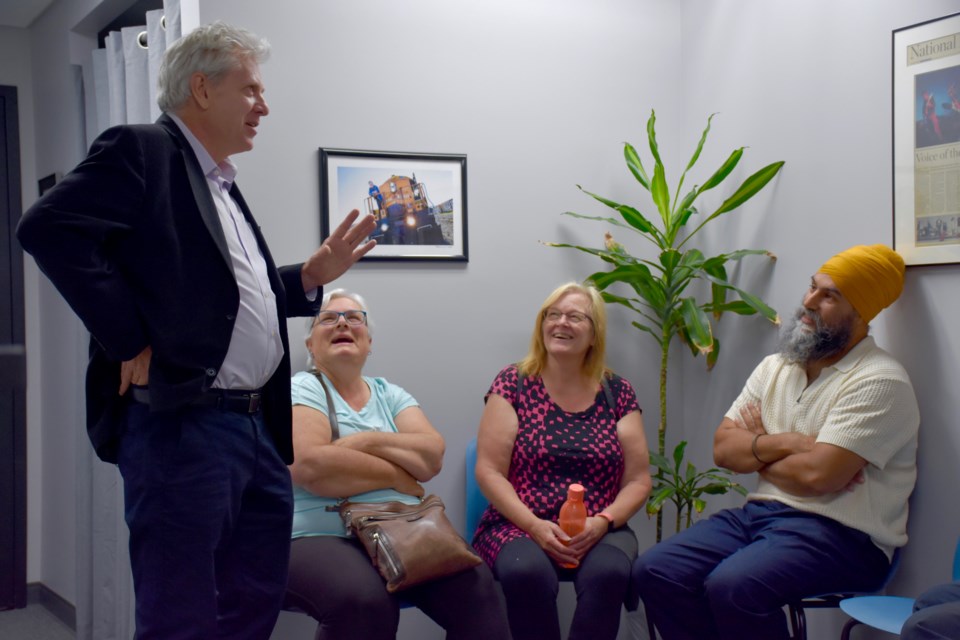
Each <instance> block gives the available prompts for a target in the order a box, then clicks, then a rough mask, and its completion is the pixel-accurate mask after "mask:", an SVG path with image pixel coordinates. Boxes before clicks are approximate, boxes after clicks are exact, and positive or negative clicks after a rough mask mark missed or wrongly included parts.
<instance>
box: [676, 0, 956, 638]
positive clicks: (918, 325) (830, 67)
mask: <svg viewBox="0 0 960 640" xmlns="http://www.w3.org/2000/svg"><path fill="white" fill-rule="evenodd" d="M958 10H960V4H958V3H957V2H956V1H955V0H949V1H948V0H941V1H933V0H924V1H920V2H910V3H905V2H882V3H878V2H865V1H864V2H830V1H827V0H812V1H807V2H786V1H779V0H777V1H774V2H770V1H763V0H719V1H716V0H709V1H708V0H690V1H687V2H684V3H683V18H682V23H683V35H682V41H683V44H684V56H683V65H682V71H681V81H682V93H683V96H684V100H683V104H684V114H685V116H684V123H685V124H686V125H687V126H690V127H695V126H697V125H699V123H700V122H701V121H702V120H704V119H705V118H706V116H707V114H708V113H709V112H712V111H719V112H720V114H721V115H720V116H719V117H718V118H717V119H715V120H714V124H715V127H714V131H715V132H716V133H715V136H714V142H715V143H717V147H716V149H717V150H718V152H719V151H720V150H722V151H725V152H729V150H730V149H732V148H734V147H735V146H740V145H749V146H750V148H749V149H748V150H747V157H749V158H751V159H753V162H754V163H755V164H754V165H753V167H754V168H755V167H758V166H759V165H760V163H761V161H763V162H766V161H767V159H768V158H773V157H776V158H779V159H783V160H786V161H787V164H786V166H785V167H784V170H783V172H782V174H781V176H780V178H779V179H778V181H777V183H776V185H775V186H774V189H773V190H772V193H771V194H769V195H770V196H771V199H770V207H769V208H767V209H766V210H764V211H763V212H762V213H756V212H752V211H748V212H744V213H745V214H746V215H738V216H737V218H738V219H737V220H736V221H731V222H729V223H727V227H726V228H725V229H718V230H717V231H718V232H717V233H715V234H713V235H712V236H711V237H710V241H709V246H711V247H712V248H714V249H715V250H717V251H720V250H726V249H732V248H740V247H742V246H749V247H762V248H766V249H769V250H771V251H772V252H774V253H775V254H777V255H778V256H779V260H778V261H777V264H776V267H775V268H774V269H773V272H772V275H771V276H770V277H769V278H767V277H766V276H765V274H763V273H760V271H761V270H754V271H755V273H754V274H752V275H750V277H748V278H746V280H747V281H750V282H756V285H755V286H756V290H757V291H758V292H759V293H761V294H762V295H763V296H764V297H765V299H767V300H768V301H769V302H771V303H772V304H773V305H774V306H775V307H776V308H777V309H778V310H779V311H780V314H781V316H788V315H789V314H790V312H791V311H792V310H793V309H795V308H796V307H797V306H798V304H799V300H800V296H801V294H802V293H803V291H804V287H805V286H807V283H808V282H809V278H810V275H812V274H813V272H814V271H815V270H816V269H817V268H818V267H819V266H820V265H821V264H822V263H823V262H824V261H825V260H826V259H827V258H829V257H830V256H831V255H833V254H834V253H836V252H838V251H841V250H843V249H845V248H846V247H848V246H851V245H854V244H869V243H877V242H882V243H887V244H889V243H891V242H892V241H893V236H892V191H891V190H892V181H891V175H892V162H891V157H892V151H891V135H890V130H891V118H892V114H891V107H890V104H891V100H890V96H891V53H890V52H891V32H892V30H894V29H898V28H900V27H904V26H907V25H911V24H915V23H918V22H922V21H925V20H929V19H932V18H936V17H940V16H943V15H947V14H949V13H954V12H957V11H958ZM761 159H762V160H761ZM958 274H960V267H958V266H957V265H948V266H936V267H913V268H909V269H908V270H907V281H906V288H905V291H904V294H903V296H902V298H901V299H900V300H899V301H898V302H897V303H896V304H895V305H894V306H893V307H891V308H890V309H888V310H886V311H885V312H883V313H882V314H880V316H878V317H877V319H876V320H875V321H874V322H873V323H872V330H873V331H872V332H873V334H874V335H875V337H876V338H877V340H878V342H879V343H880V344H881V345H882V346H884V347H885V348H887V349H888V350H889V351H890V352H891V353H893V354H894V355H895V356H896V357H898V358H899V359H900V360H901V362H903V364H904V365H905V366H906V368H907V370H908V371H909V373H910V376H911V378H912V380H913V383H914V387H915V389H916V392H917V396H918V400H919V403H920V410H921V417H922V425H921V432H920V450H919V466H920V474H919V480H918V483H917V488H916V491H915V493H914V495H913V497H912V499H911V514H910V521H909V534H910V543H909V544H908V545H907V547H906V548H905V550H904V553H903V562H902V565H901V569H900V571H899V574H898V575H897V576H896V578H895V579H894V582H893V583H892V585H891V587H890V592H891V593H896V594H901V595H916V593H918V592H919V591H920V590H922V589H924V588H925V587H927V586H929V585H931V584H932V583H935V582H938V581H939V582H942V581H946V580H948V579H949V573H950V570H949V566H948V565H949V562H950V560H951V559H952V554H953V550H954V547H955V545H956V540H957V536H958V535H960V514H958V513H957V510H956V509H953V508H951V507H948V506H947V507H946V508H945V506H946V505H951V504H954V503H955V502H956V501H955V499H954V498H953V492H954V489H955V488H956V487H957V485H958V473H957V468H958V467H957V464H956V459H957V457H958V455H960V428H958V426H957V422H956V416H957V415H960V404H958V403H960V398H958V396H957V394H956V393H954V392H953V391H952V389H953V388H955V386H956V380H957V379H960V367H958V358H957V353H958V350H957V346H958V345H957V336H956V331H955V330H954V328H953V323H952V322H951V319H952V318H954V317H956V314H957V313H958V311H960V307H958V303H957V300H958V291H960V281H958V279H957V276H958ZM736 320H737V319H734V322H733V323H731V324H730V325H729V326H724V328H723V329H722V333H721V339H723V340H724V351H725V353H724V354H723V356H722V358H721V362H720V363H719V364H718V366H717V367H716V369H715V370H714V371H713V372H712V373H710V374H705V373H703V371H702V367H700V366H697V363H693V362H692V361H691V360H690V359H689V358H686V362H685V366H684V367H683V382H682V384H683V387H684V391H685V395H686V397H694V398H697V399H698V400H697V401H696V402H682V403H681V406H680V407H677V410H678V411H679V412H680V413H681V415H682V416H683V420H682V424H677V426H680V427H681V428H682V431H683V435H684V437H686V438H688V439H690V440H692V441H695V442H697V444H698V447H697V448H698V451H699V455H700V457H701V459H702V460H703V461H707V460H708V459H709V449H710V446H711V442H710V438H709V437H708V434H709V433H712V430H713V429H714V427H715V426H716V424H717V423H718V421H719V418H720V416H722V414H723V412H724V411H725V410H726V409H727V407H729V404H730V403H731V401H732V400H733V398H734V397H735V396H736V394H737V393H738V392H739V390H740V387H741V385H742V383H743V380H744V379H745V378H746V376H748V375H749V373H750V371H751V370H752V368H753V366H754V365H755V364H756V363H757V361H758V360H759V359H760V357H761V355H762V354H764V353H766V352H769V351H772V350H773V349H774V348H775V344H776V336H775V333H774V332H773V331H770V330H769V329H767V328H766V327H763V326H762V323H760V322H759V321H756V322H755V321H753V320H746V321H744V322H737V321H736ZM724 324H726V320H724ZM701 399H702V400H701ZM674 415H677V414H676V413H675V414H674ZM678 437H679V434H678ZM722 504H723V501H722V500H721V501H717V506H721V505H722ZM812 618H813V627H812V632H811V636H810V637H812V638H820V637H824V638H826V637H835V636H836V633H837V629H839V627H840V625H841V622H840V621H841V620H843V619H844V618H843V616H840V615H839V614H833V613H831V612H815V613H814V614H812ZM864 635H866V634H864ZM878 637H879V636H878Z"/></svg>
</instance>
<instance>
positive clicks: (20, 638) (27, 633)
mask: <svg viewBox="0 0 960 640" xmlns="http://www.w3.org/2000/svg"><path fill="white" fill-rule="evenodd" d="M75 637H76V634H74V632H73V629H71V628H70V627H68V626H67V625H65V624H64V623H63V622H61V621H60V619H59V618H57V617H56V616H54V615H53V614H52V613H50V611H48V610H47V608H46V607H44V606H43V605H41V604H28V605H27V606H26V607H25V608H23V609H11V610H9V611H0V639H2V640H73V639H74V638H75Z"/></svg>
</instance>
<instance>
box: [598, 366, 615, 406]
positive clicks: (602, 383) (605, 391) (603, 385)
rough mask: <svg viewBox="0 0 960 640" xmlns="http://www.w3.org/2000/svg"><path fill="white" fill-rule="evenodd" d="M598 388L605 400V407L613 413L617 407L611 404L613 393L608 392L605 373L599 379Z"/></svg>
mask: <svg viewBox="0 0 960 640" xmlns="http://www.w3.org/2000/svg"><path fill="white" fill-rule="evenodd" d="M600 387H601V388H602V389H603V397H604V398H606V399H607V406H608V407H609V408H610V410H611V411H613V410H614V409H616V408H617V405H615V404H614V403H613V391H611V390H610V383H609V382H607V374H606V373H604V374H603V377H602V378H600Z"/></svg>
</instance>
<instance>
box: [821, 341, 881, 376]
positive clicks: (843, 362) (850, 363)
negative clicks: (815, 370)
mask: <svg viewBox="0 0 960 640" xmlns="http://www.w3.org/2000/svg"><path fill="white" fill-rule="evenodd" d="M876 346H877V343H876V341H874V339H873V336H865V337H864V338H863V340H861V341H860V342H858V343H857V344H856V345H854V347H853V349H850V351H849V352H848V353H847V355H845V356H843V357H842V358H840V359H839V360H838V361H836V362H834V363H833V364H832V365H831V366H832V367H833V368H834V369H836V370H837V371H842V372H844V373H846V372H847V371H850V370H851V369H853V368H854V367H856V366H857V363H858V362H860V360H861V359H862V358H863V356H865V355H867V352H869V351H871V350H873V349H874V348H875V347H876Z"/></svg>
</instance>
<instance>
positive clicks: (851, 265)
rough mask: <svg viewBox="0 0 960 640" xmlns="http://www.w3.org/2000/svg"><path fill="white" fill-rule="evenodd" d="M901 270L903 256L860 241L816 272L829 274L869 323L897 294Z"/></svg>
mask: <svg viewBox="0 0 960 640" xmlns="http://www.w3.org/2000/svg"><path fill="white" fill-rule="evenodd" d="M904 271H905V268H904V265H903V258H901V257H900V254H899V253H897V252H896V251H894V250H893V249H891V248H889V247H886V246H884V245H882V244H874V245H870V246H867V245H863V244H861V245H857V246H855V247H850V248H849V249H847V250H846V251H842V252H840V253H838V254H837V255H835V256H833V257H832V258H830V259H829V260H827V261H826V262H825V263H824V265H823V266H822V267H820V270H819V273H823V274H826V275H828V276H830V277H831V278H832V279H833V282H834V284H836V285H837V289H839V290H840V293H842V294H843V297H845V298H846V299H847V300H849V301H850V304H852V305H853V308H854V309H856V310H857V313H859V314H860V317H861V318H863V321H864V322H867V323H869V322H870V321H871V320H873V318H874V316H876V315H877V314H878V313H880V312H881V311H882V310H883V309H885V308H886V307H888V306H890V305H891V304H893V303H894V302H895V301H896V299H897V298H899V297H900V292H901V291H903V274H904Z"/></svg>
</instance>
